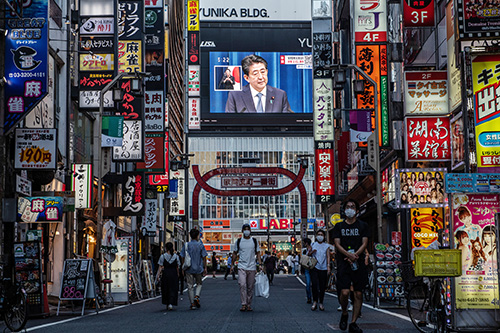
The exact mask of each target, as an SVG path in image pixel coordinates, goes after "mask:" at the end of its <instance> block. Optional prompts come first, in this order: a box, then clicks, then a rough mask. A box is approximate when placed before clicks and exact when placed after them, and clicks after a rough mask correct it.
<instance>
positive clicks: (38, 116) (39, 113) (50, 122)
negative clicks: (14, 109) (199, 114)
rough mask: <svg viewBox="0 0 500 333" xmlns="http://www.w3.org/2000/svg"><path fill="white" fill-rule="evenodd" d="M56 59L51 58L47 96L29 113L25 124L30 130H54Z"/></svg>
mask: <svg viewBox="0 0 500 333" xmlns="http://www.w3.org/2000/svg"><path fill="white" fill-rule="evenodd" d="M54 77H55V74H54V58H53V57H49V81H48V82H49V83H48V85H47V95H46V96H45V97H44V98H43V99H42V100H41V101H40V103H38V104H37V105H36V106H35V107H34V108H33V110H31V111H30V113H28V115H27V116H26V118H25V119H24V123H25V124H26V127H28V128H54V79H53V78H54Z"/></svg>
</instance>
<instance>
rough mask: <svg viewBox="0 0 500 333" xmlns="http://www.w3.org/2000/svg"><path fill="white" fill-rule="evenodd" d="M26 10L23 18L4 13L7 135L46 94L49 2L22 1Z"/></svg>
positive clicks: (7, 12) (4, 120)
mask: <svg viewBox="0 0 500 333" xmlns="http://www.w3.org/2000/svg"><path fill="white" fill-rule="evenodd" d="M23 7H24V8H23V16H24V18H21V19H18V18H17V16H15V15H14V16H13V14H12V13H11V11H10V10H6V11H5V16H6V25H7V26H6V27H5V28H6V33H7V34H6V36H5V50H4V52H5V53H4V57H5V71H4V72H5V79H6V82H5V85H4V91H5V106H4V108H5V116H4V119H2V121H3V122H4V126H3V127H4V132H9V131H10V130H11V129H12V128H13V127H14V126H15V125H16V124H17V123H18V122H19V121H20V120H22V119H23V118H24V117H25V116H26V115H27V114H28V113H29V111H30V110H31V109H33V107H35V105H36V104H37V103H38V102H39V101H40V100H41V99H42V98H43V97H44V96H45V94H46V93H47V81H48V67H49V62H48V57H49V43H48V35H49V34H48V31H49V22H48V1H46V0H32V1H28V2H23ZM26 18H29V19H26Z"/></svg>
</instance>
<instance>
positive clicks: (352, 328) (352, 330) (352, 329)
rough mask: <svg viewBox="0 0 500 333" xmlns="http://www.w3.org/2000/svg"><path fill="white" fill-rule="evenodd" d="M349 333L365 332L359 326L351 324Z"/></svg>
mask: <svg viewBox="0 0 500 333" xmlns="http://www.w3.org/2000/svg"><path fill="white" fill-rule="evenodd" d="M349 333H363V330H362V329H361V328H359V326H358V324H356V323H350V324H349Z"/></svg>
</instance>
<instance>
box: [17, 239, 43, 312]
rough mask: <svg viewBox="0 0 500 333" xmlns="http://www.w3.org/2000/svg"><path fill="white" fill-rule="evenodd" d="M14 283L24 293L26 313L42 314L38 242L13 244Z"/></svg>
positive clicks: (39, 246)
mask: <svg viewBox="0 0 500 333" xmlns="http://www.w3.org/2000/svg"><path fill="white" fill-rule="evenodd" d="M14 263H15V274H16V281H17V282H18V283H19V284H20V285H21V286H22V288H23V289H24V290H25V291H26V300H27V303H28V313H29V314H30V315H37V314H38V315H39V314H43V312H44V301H43V288H44V287H43V271H42V269H43V267H42V249H41V242H40V241H30V242H20V243H14Z"/></svg>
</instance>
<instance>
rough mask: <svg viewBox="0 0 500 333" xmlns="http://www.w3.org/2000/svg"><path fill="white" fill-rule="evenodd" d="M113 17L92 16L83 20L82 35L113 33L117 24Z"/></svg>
mask: <svg viewBox="0 0 500 333" xmlns="http://www.w3.org/2000/svg"><path fill="white" fill-rule="evenodd" d="M114 22H115V21H114V19H113V18H112V17H90V18H87V19H83V20H82V25H81V27H80V34H81V35H113V34H114V33H115V29H114V27H115V24H114Z"/></svg>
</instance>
